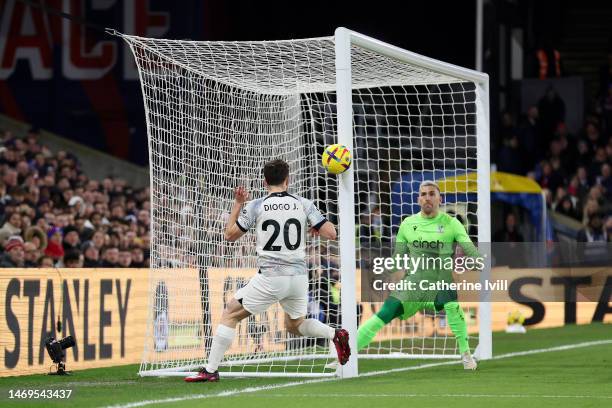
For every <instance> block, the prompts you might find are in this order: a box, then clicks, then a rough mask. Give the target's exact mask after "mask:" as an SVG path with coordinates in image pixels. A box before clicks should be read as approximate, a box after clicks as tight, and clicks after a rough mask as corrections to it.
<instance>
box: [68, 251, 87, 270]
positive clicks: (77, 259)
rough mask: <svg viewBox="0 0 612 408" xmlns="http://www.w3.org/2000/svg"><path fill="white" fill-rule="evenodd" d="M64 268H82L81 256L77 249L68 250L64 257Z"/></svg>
mask: <svg viewBox="0 0 612 408" xmlns="http://www.w3.org/2000/svg"><path fill="white" fill-rule="evenodd" d="M64 267H65V268H82V267H83V255H82V254H81V252H79V250H77V249H70V250H68V251H67V252H66V254H65V255H64Z"/></svg>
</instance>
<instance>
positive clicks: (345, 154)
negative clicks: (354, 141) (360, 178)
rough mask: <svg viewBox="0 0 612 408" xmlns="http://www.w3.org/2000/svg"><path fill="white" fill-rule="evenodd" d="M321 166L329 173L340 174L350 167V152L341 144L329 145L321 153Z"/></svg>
mask: <svg viewBox="0 0 612 408" xmlns="http://www.w3.org/2000/svg"><path fill="white" fill-rule="evenodd" d="M321 164H322V165H323V168H324V169H325V170H326V171H327V172H329V173H331V174H341V173H344V172H345V171H346V170H348V168H349V167H351V152H350V150H349V149H347V147H346V146H344V145H341V144H333V145H329V146H327V147H326V148H325V150H324V151H323V154H322V155H321Z"/></svg>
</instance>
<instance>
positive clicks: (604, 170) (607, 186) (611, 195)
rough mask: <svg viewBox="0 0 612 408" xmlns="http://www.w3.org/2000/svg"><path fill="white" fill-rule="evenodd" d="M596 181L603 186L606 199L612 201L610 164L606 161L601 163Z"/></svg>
mask: <svg viewBox="0 0 612 408" xmlns="http://www.w3.org/2000/svg"><path fill="white" fill-rule="evenodd" d="M597 183H598V184H599V185H601V186H602V187H603V190H604V191H603V193H604V196H605V197H606V200H608V201H609V202H612V176H611V174H610V165H609V164H608V163H604V164H602V165H601V176H599V177H598V178H597Z"/></svg>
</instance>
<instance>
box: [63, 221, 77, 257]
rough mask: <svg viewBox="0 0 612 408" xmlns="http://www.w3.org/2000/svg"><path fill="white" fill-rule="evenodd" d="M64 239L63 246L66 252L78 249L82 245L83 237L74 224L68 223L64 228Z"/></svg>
mask: <svg viewBox="0 0 612 408" xmlns="http://www.w3.org/2000/svg"><path fill="white" fill-rule="evenodd" d="M63 232H64V240H63V243H62V245H63V247H64V252H67V251H70V250H74V249H78V248H79V247H80V246H81V238H80V237H79V231H78V230H77V229H76V227H75V226H73V225H68V226H67V227H66V228H64V231H63Z"/></svg>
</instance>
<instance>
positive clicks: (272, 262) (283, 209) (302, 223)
mask: <svg viewBox="0 0 612 408" xmlns="http://www.w3.org/2000/svg"><path fill="white" fill-rule="evenodd" d="M325 221H327V220H326V218H325V217H324V216H323V215H322V214H321V213H320V212H319V210H318V209H317V207H316V206H315V205H314V203H313V202H312V201H310V200H308V199H306V198H303V197H300V196H296V195H292V194H289V193H287V192H286V191H283V192H280V193H271V194H270V195H268V196H267V197H263V198H258V199H256V200H252V201H250V202H249V203H247V205H246V206H245V207H244V209H243V210H242V212H241V213H240V216H239V217H238V220H236V224H237V225H238V228H240V229H241V230H242V231H243V232H247V231H248V230H249V229H251V228H252V227H255V234H256V236H257V266H258V267H259V270H260V271H261V273H262V274H263V275H264V276H292V275H305V274H307V266H306V250H305V248H306V234H307V233H308V228H309V226H310V227H314V228H317V229H318V228H320V227H321V226H322V225H323V224H324V223H325Z"/></svg>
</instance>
